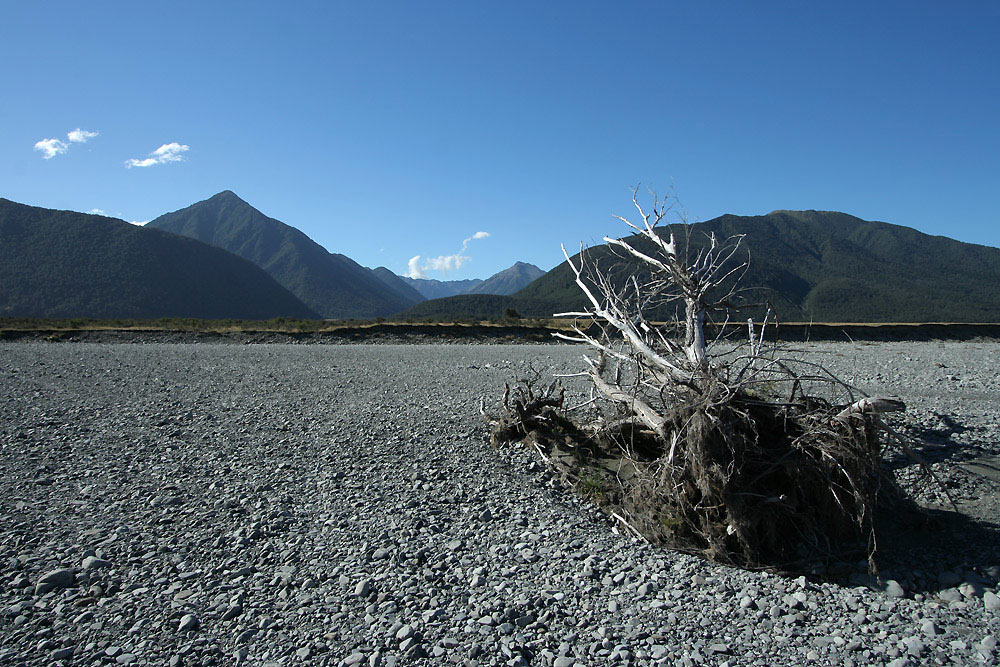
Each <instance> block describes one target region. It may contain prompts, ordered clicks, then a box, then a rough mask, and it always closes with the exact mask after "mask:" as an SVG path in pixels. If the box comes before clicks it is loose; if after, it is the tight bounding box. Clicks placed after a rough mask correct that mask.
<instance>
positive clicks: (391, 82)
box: [0, 0, 1000, 278]
mask: <svg viewBox="0 0 1000 667" xmlns="http://www.w3.org/2000/svg"><path fill="white" fill-rule="evenodd" d="M0 8H2V16H3V20H2V22H0V82H2V85H3V91H4V94H3V98H2V103H0V156H2V160H0V196H2V197H6V198H8V199H12V200H14V201H20V202H23V203H27V204H33V205H37V206H45V207H51V208H65V209H73V210H78V211H91V210H94V209H99V210H102V211H105V212H106V213H107V214H108V215H112V216H115V217H121V218H123V219H126V220H130V221H141V220H149V219H151V218H154V217H156V216H158V215H160V214H162V213H165V212H167V211H173V210H176V209H179V208H183V207H185V206H187V205H189V204H191V203H193V202H196V201H199V200H202V199H205V198H207V197H210V196H211V195H213V194H215V193H216V192H219V191H221V190H225V189H231V190H233V191H234V192H236V193H237V194H238V195H240V196H241V197H243V198H244V199H246V200H247V201H249V202H250V203H251V204H253V205H254V206H255V207H257V208H258V209H260V210H261V211H263V212H264V213H266V214H268V215H270V216H272V217H275V218H278V219H279V220H282V221H284V222H287V223H288V224H291V225H293V226H295V227H298V228H299V229H301V230H302V231H304V232H305V233H306V234H308V235H309V236H311V237H312V238H314V239H315V240H316V241H318V242H319V243H321V244H322V245H323V246H325V247H326V248H327V249H329V250H331V251H334V252H341V253H344V254H346V255H348V256H350V257H352V258H354V259H355V260H357V261H358V262H360V263H362V264H364V265H367V266H372V267H374V266H378V265H384V266H387V267H389V268H390V269H392V270H393V271H396V272H397V273H404V272H406V271H407V268H408V266H409V265H410V260H411V259H412V258H413V257H415V256H418V255H419V256H420V258H421V259H420V260H418V261H417V262H416V265H417V266H418V267H424V268H425V270H427V271H428V272H429V275H430V276H431V277H438V278H440V277H442V274H441V273H440V272H431V269H432V267H433V266H434V265H435V262H434V261H433V260H434V259H435V258H437V262H436V265H438V266H440V265H449V263H450V265H451V266H453V267H454V264H455V263H456V262H455V260H454V257H453V256H455V255H456V254H459V250H460V249H461V248H462V247H463V243H465V250H464V252H462V253H460V256H461V257H463V258H465V259H464V260H463V262H462V266H460V267H459V268H457V269H454V268H453V269H452V270H451V271H449V272H448V273H447V277H448V278H471V277H486V276H489V275H491V274H492V273H494V272H496V271H498V270H500V269H503V268H506V267H507V266H510V265H511V264H513V263H514V262H515V261H517V260H522V261H528V262H532V263H534V264H537V265H539V266H540V267H542V268H543V269H549V268H551V267H552V266H554V265H555V264H557V263H558V262H559V261H560V260H561V253H560V250H559V244H560V243H566V244H567V245H568V246H570V247H575V246H576V245H577V244H578V243H579V242H580V241H584V242H587V243H597V242H599V241H600V239H601V237H602V236H604V235H609V234H610V235H620V234H623V233H624V228H623V227H622V226H621V224H620V223H618V222H616V221H615V220H614V219H613V218H612V217H611V216H612V214H613V213H626V214H627V213H628V212H629V211H630V206H631V202H630V194H629V190H628V188H629V186H631V185H634V184H636V183H638V182H642V183H643V184H644V186H645V185H649V186H652V187H653V188H655V189H657V190H658V191H660V192H664V191H666V190H668V189H669V188H671V187H673V188H674V190H675V191H676V193H677V194H678V196H679V197H680V199H681V201H682V202H683V204H684V206H685V208H686V210H687V212H688V215H689V217H690V218H691V219H692V220H706V219H710V218H712V217H715V216H717V215H720V214H722V213H737V214H745V215H751V214H762V213H767V212H769V211H772V210H775V209H806V208H814V209H825V210H839V211H845V212H847V213H851V214H854V215H857V216H859V217H862V218H866V219H869V220H884V221H887V222H892V223H896V224H902V225H907V226H910V227H915V228H917V229H919V230H921V231H924V232H926V233H929V234H941V235H946V236H951V237H953V238H957V239H959V240H963V241H969V242H973V243H981V244H987V245H993V246H1000V218H998V211H1000V186H998V184H997V180H998V176H1000V52H998V41H1000V40H997V35H1000V3H995V2H986V1H982V2H949V3H943V2H877V3H872V2H837V3H812V2H797V1H796V2H782V3H771V2H712V3H700V2H699V3H694V2H692V3H669V2H648V3H631V2H588V1H574V2H485V1H484V2H477V1H470V2H458V1H455V2H433V1H421V2H351V3H348V2H291V3H280V4H279V3H277V2H274V3H271V2H233V3H226V2H211V3H205V2H169V3H156V2H87V3H80V2H71V3H70V2H67V3H60V2H45V3H32V2H20V1H18V2H13V1H8V0H0ZM75 130H80V133H77V134H74V135H73V138H75V139H76V141H72V140H71V137H70V136H69V135H70V133H72V132H73V131H75ZM86 133H97V134H96V135H94V136H87V135H86ZM46 140H55V141H56V143H52V141H49V143H47V144H42V145H41V146H39V147H38V148H36V144H38V142H42V141H46ZM46 147H47V148H48V150H47V151H46V150H45V149H46ZM63 149H64V150H63ZM157 150H159V153H156V151H157ZM47 154H52V157H50V158H46V155H47ZM129 161H131V162H129ZM477 232H486V233H487V234H489V236H484V235H482V234H480V235H479V238H476V235H477ZM449 257H452V259H447V258H449Z"/></svg>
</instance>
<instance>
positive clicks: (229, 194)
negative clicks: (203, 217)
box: [205, 190, 246, 204]
mask: <svg viewBox="0 0 1000 667" xmlns="http://www.w3.org/2000/svg"><path fill="white" fill-rule="evenodd" d="M205 201H212V202H238V203H240V204H246V201H244V200H243V199H242V198H241V197H240V196H239V195H238V194H236V193H235V192H233V191H232V190H223V191H222V192H220V193H218V194H216V195H212V196H211V197H209V198H208V199H206V200H205Z"/></svg>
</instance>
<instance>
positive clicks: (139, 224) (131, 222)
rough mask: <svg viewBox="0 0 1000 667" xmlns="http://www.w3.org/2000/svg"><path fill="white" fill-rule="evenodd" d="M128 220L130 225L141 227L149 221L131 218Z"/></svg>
mask: <svg viewBox="0 0 1000 667" xmlns="http://www.w3.org/2000/svg"><path fill="white" fill-rule="evenodd" d="M128 222H129V224H130V225H138V226H139V227H142V226H143V225H145V224H146V223H147V222H149V220H129V221H128Z"/></svg>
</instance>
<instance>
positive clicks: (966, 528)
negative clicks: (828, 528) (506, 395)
mask: <svg viewBox="0 0 1000 667" xmlns="http://www.w3.org/2000/svg"><path fill="white" fill-rule="evenodd" d="M800 347H804V348H807V350H808V354H809V355H810V356H811V358H814V359H816V360H819V361H821V362H823V363H824V364H826V365H827V366H830V367H831V368H832V369H834V370H835V371H837V372H838V373H839V374H841V375H842V376H844V377H845V378H846V379H851V380H853V381H854V382H856V383H857V384H859V385H861V386H863V387H866V388H867V389H869V390H871V391H874V392H876V393H889V394H896V395H899V396H901V397H903V398H904V399H905V400H906V401H907V403H908V405H909V407H910V412H909V414H908V416H907V417H906V420H905V421H903V422H899V423H898V424H897V425H898V426H899V427H900V428H902V429H904V430H905V431H906V432H907V433H909V434H911V435H913V436H915V437H918V438H919V439H920V443H921V450H922V451H923V452H924V455H925V456H926V457H927V458H928V459H929V460H930V461H931V463H932V466H933V467H934V469H935V470H936V471H937V473H938V474H939V476H940V477H941V478H942V479H943V480H944V481H945V483H946V484H948V485H950V488H951V491H952V492H953V495H955V496H956V497H957V498H958V499H959V500H960V502H961V507H962V510H963V512H964V513H965V514H966V515H967V517H968V518H962V517H958V518H956V517H948V516H944V515H943V516H942V518H940V519H939V520H937V522H936V523H935V524H934V525H933V526H931V527H923V528H921V531H922V532H920V533H914V534H918V535H919V539H918V540H917V543H916V544H915V545H908V546H907V545H905V538H901V539H900V541H899V543H898V544H894V545H887V546H886V551H887V555H886V559H885V563H886V564H885V566H884V567H883V572H882V574H883V578H882V579H881V580H874V579H871V578H869V577H866V576H865V575H864V574H863V573H861V572H860V571H859V570H858V569H857V568H854V569H851V568H846V569H844V570H843V571H842V572H839V573H838V572H832V571H824V572H822V573H819V574H823V575H825V576H826V577H827V578H830V577H832V578H834V579H836V580H837V581H833V582H831V581H824V580H821V579H820V578H818V577H805V576H802V577H794V576H778V575H775V574H771V573H766V572H745V571H739V570H733V569H728V568H724V567H721V566H716V565H712V564H710V563H706V562H704V561H702V560H700V559H698V558H696V557H693V556H688V555H684V554H678V553H674V552H670V551H666V550H662V549H654V548H651V547H648V546H645V545H643V544H640V543H637V542H634V541H632V540H630V539H627V538H626V537H624V536H621V535H618V534H616V533H614V532H613V527H612V526H611V524H610V523H609V522H608V521H607V520H606V519H605V518H604V517H603V516H602V515H600V514H599V513H598V512H596V511H595V510H593V509H592V508H590V507H589V506H587V505H586V504H583V503H581V502H578V501H577V500H576V499H575V498H574V497H573V496H572V495H571V494H570V493H569V492H568V491H566V490H565V489H561V488H559V486H558V484H557V483H556V482H555V481H554V480H552V479H551V478H550V477H549V476H548V475H547V474H546V473H545V471H544V469H543V468H542V467H541V466H540V465H538V463H537V462H535V461H534V460H533V459H532V458H531V456H530V455H529V454H528V453H527V452H525V451H521V450H516V451H515V450H509V451H508V450H504V451H498V450H494V449H492V448H490V447H489V445H487V444H485V434H486V431H485V428H484V426H483V424H482V420H481V418H480V416H479V414H478V410H479V398H480V396H483V395H485V396H486V397H487V399H488V402H489V403H493V404H495V403H496V401H497V399H498V398H499V395H500V391H501V388H502V384H503V382H504V381H506V380H510V379H511V378H512V377H514V376H515V375H517V374H518V373H520V372H523V371H524V370H525V369H526V367H527V365H528V364H529V363H532V364H533V365H534V367H535V368H538V369H540V370H541V371H542V372H543V373H546V374H551V373H555V372H566V371H574V370H577V369H578V368H579V366H580V364H579V361H578V359H579V355H580V354H581V352H582V350H581V349H580V348H571V347H562V346H499V345H497V346H493V345H419V346H408V345H377V346H302V345H248V346H240V345H213V344H194V345H169V344H147V345H143V344H129V345H102V344H89V343H67V344H57V343H8V344H0V447H2V462H3V464H2V470H0V473H2V474H0V665H18V664H30V665H49V664H63V665H70V664H74V665H75V664H81V665H82V664H102V665H146V664H155V665H164V664H169V665H172V666H178V665H213V664H214V665H233V664H246V665H261V664H274V665H297V664H303V665H353V664H357V665H362V666H364V665H369V666H372V665H392V664H397V665H412V664H427V665H439V664H441V665H447V664H469V665H474V664H480V665H528V664H530V665H560V666H563V665H648V664H665V665H690V664H706V665H793V664H802V663H807V662H813V663H815V664H836V665H893V666H897V667H898V666H901V665H924V664H961V665H964V664H996V662H997V656H998V649H997V646H996V645H997V637H1000V610H998V607H1000V602H997V600H998V598H997V597H996V590H997V579H998V578H1000V554H998V550H997V544H998V540H997V535H998V532H997V527H996V525H995V524H991V523H990V521H994V522H995V521H996V518H997V503H996V498H997V482H996V480H994V479H991V477H990V475H991V473H990V470H991V468H990V461H992V460H993V459H994V458H996V457H1000V412H998V407H997V406H1000V376H998V371H1000V364H998V363H997V361H996V360H997V359H998V358H1000V344H996V343H960V344H950V343H944V344H937V343H880V344H877V345H864V344H850V343H845V344H814V345H806V346H800ZM895 465H896V467H897V469H898V473H899V475H900V477H901V479H903V480H904V481H905V482H907V483H913V484H916V485H917V486H915V487H914V488H915V489H916V492H917V493H918V494H920V496H921V498H922V499H923V500H924V501H926V502H928V503H934V502H940V501H941V498H940V497H939V495H940V494H939V493H938V492H937V491H935V490H934V489H933V488H931V487H929V486H928V485H926V484H923V483H922V482H920V481H919V479H918V476H917V475H916V469H915V467H914V466H913V465H912V464H910V463H909V462H907V461H905V460H898V461H896V462H895ZM973 519H975V521H973ZM900 545H903V547H902V548H895V549H893V548H892V547H893V546H896V547H900Z"/></svg>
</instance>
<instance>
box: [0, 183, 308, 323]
mask: <svg viewBox="0 0 1000 667" xmlns="http://www.w3.org/2000/svg"><path fill="white" fill-rule="evenodd" d="M0 316H4V317H95V318H160V317H196V318H206V319H227V318H236V319H269V318H272V317H278V316H284V317H296V318H315V317H317V315H316V313H314V312H312V311H311V310H310V309H309V308H307V307H306V306H305V305H304V304H303V303H302V302H301V301H299V300H298V299H297V298H295V296H293V295H292V294H291V293H290V292H288V290H286V289H285V288H283V287H281V286H280V285H278V284H277V283H276V282H275V281H274V280H273V279H272V278H271V277H270V276H268V275H267V273H265V272H264V271H262V270H261V269H260V268H258V267H256V266H254V265H253V264H252V263H250V262H248V261H246V260H244V259H241V258H239V257H236V256H235V255H232V254H230V253H228V252H226V251H224V250H221V249H219V248H213V247H212V246H209V245H206V244H204V243H201V242H199V241H195V240H193V239H187V238H182V237H180V236H175V235H174V234H169V233H167V232H164V231H160V230H156V229H146V228H144V227H137V226H136V225H131V224H129V223H127V222H125V221H123V220H115V219H113V218H106V217H104V216H99V215H88V214H85V213H76V212H74V211H55V210H51V209H45V208H38V207H35V206H26V205H24V204H18V203H15V202H12V201H9V200H7V199H0Z"/></svg>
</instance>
